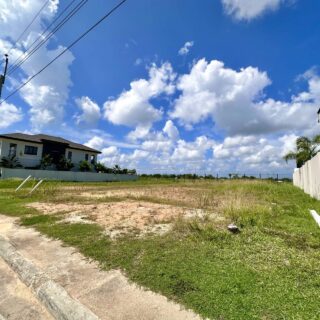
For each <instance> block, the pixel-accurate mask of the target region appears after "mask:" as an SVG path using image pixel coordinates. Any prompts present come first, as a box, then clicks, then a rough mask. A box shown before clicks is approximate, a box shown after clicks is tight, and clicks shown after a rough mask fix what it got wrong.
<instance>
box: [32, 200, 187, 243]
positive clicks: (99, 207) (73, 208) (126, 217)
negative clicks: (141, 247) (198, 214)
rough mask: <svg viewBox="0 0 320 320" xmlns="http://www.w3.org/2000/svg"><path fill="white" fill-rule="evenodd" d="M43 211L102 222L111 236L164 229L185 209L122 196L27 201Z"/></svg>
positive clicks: (74, 220) (72, 219)
mask: <svg viewBox="0 0 320 320" xmlns="http://www.w3.org/2000/svg"><path fill="white" fill-rule="evenodd" d="M28 206H29V207H32V208H34V209H37V210H38V211H40V212H42V213H44V214H50V215H55V214H62V215H63V216H64V218H63V219H62V220H61V221H62V222H69V223H79V222H80V223H90V222H91V223H92V222H93V221H94V222H96V223H98V224H99V225H101V226H103V227H104V228H105V229H106V232H107V233H108V234H109V235H110V236H111V237H116V236H118V235H121V234H125V233H128V232H130V233H132V232H135V233H137V234H140V233H148V232H155V233H164V232H166V231H168V230H170V227H171V222H172V221H173V220H175V219H177V218H178V217H179V216H183V215H184V212H185V209H183V208H180V207H174V206H169V205H163V204H156V203H149V202H143V201H132V200H126V201H122V202H110V203H98V204H78V203H66V204H62V203H45V202H44V203H41V202H35V203H31V204H29V205H28Z"/></svg>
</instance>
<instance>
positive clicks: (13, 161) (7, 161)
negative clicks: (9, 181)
mask: <svg viewBox="0 0 320 320" xmlns="http://www.w3.org/2000/svg"><path fill="white" fill-rule="evenodd" d="M0 167H3V168H11V169H14V168H22V165H21V163H20V161H19V159H18V158H17V157H16V156H14V155H12V156H9V157H2V159H1V161H0Z"/></svg>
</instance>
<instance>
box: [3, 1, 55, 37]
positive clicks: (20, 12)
mask: <svg viewBox="0 0 320 320" xmlns="http://www.w3.org/2000/svg"><path fill="white" fill-rule="evenodd" d="M43 4H44V2H43V1H42V0H24V1H21V0H10V1H7V0H1V1H0V23H1V29H0V38H9V39H10V40H12V41H15V40H17V38H18V36H19V35H20V33H21V32H22V30H24V28H25V27H26V26H27V24H28V23H29V21H31V20H32V19H33V17H34V16H35V14H36V13H37V12H38V11H39V10H40V8H41V7H42V6H43ZM58 4H59V0H52V1H50V3H49V4H48V6H47V7H46V8H45V9H44V10H43V11H42V13H41V18H43V19H50V18H51V17H52V16H53V15H54V14H55V13H56V12H57V10H58ZM41 27H42V26H41V19H36V20H35V21H34V23H33V24H32V31H33V32H40V30H41ZM29 31H30V30H29Z"/></svg>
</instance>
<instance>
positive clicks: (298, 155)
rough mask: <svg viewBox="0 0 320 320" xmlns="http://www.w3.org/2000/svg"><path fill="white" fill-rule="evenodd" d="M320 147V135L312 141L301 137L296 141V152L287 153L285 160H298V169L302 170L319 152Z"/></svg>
mask: <svg viewBox="0 0 320 320" xmlns="http://www.w3.org/2000/svg"><path fill="white" fill-rule="evenodd" d="M319 147H320V135H317V136H315V137H314V138H312V139H309V138H307V137H299V138H298V139H297V141H296V150H295V151H291V152H289V153H287V154H286V155H285V156H284V157H283V159H284V160H285V161H286V162H288V161H289V160H296V163H297V168H301V167H302V166H303V165H304V164H305V163H306V162H307V161H308V160H310V159H312V158H313V157H314V156H315V155H316V154H317V153H318V152H319Z"/></svg>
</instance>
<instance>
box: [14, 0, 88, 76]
mask: <svg viewBox="0 0 320 320" xmlns="http://www.w3.org/2000/svg"><path fill="white" fill-rule="evenodd" d="M74 1H75V0H73V1H72V2H74ZM87 2H88V0H81V1H80V2H79V3H78V5H77V6H76V7H75V8H73V10H72V11H71V12H69V13H68V15H67V16H66V17H65V18H64V19H63V20H62V21H61V22H59V24H58V25H57V26H55V28H54V29H53V30H52V31H51V32H50V33H48V34H47V35H46V36H45V38H43V39H42V40H41V41H40V42H39V43H38V44H37V45H36V47H35V48H33V49H32V50H31V51H30V52H28V51H29V50H30V49H31V48H32V47H33V46H34V44H35V43H37V42H38V41H39V39H40V38H41V37H42V35H43V33H42V35H40V36H39V37H38V38H37V40H35V41H34V42H33V44H32V45H31V46H30V48H29V49H28V50H27V51H26V52H25V53H23V54H22V55H21V56H20V57H19V58H18V59H17V60H16V61H15V62H14V64H13V65H12V66H11V67H10V68H9V71H8V74H9V75H10V74H12V73H13V72H14V71H16V70H17V69H18V68H19V67H20V66H21V65H22V64H23V63H25V62H26V61H27V60H29V59H30V57H31V56H32V55H33V54H35V53H36V52H37V51H38V50H39V49H40V48H41V47H42V46H43V45H44V44H45V43H46V42H47V41H48V40H49V39H50V38H51V37H52V36H53V35H54V34H55V33H56V32H57V31H58V30H60V29H61V28H62V27H63V26H64V25H65V24H66V23H67V22H68V21H69V20H70V19H71V18H72V17H73V16H74V15H75V14H77V12H78V11H79V10H80V9H81V8H82V7H83V6H84V5H85V4H86V3H87ZM68 7H69V6H68ZM65 10H67V9H65ZM60 16H61V15H60ZM21 57H22V58H21ZM19 60H20V61H19ZM17 61H18V62H17Z"/></svg>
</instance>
